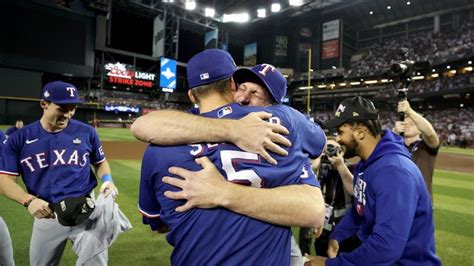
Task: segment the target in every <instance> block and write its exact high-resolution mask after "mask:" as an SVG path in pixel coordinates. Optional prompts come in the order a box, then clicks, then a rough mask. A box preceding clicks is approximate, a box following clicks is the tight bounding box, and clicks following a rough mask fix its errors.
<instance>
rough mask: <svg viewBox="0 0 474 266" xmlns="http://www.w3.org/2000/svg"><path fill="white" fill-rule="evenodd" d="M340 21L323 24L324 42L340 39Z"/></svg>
mask: <svg viewBox="0 0 474 266" xmlns="http://www.w3.org/2000/svg"><path fill="white" fill-rule="evenodd" d="M339 21H340V20H339V19H336V20H332V21H328V22H324V23H323V41H327V40H332V39H338V38H339Z"/></svg>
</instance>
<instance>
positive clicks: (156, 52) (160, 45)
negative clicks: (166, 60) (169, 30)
mask: <svg viewBox="0 0 474 266" xmlns="http://www.w3.org/2000/svg"><path fill="white" fill-rule="evenodd" d="M164 54H165V22H164V21H163V20H162V19H160V17H159V16H157V17H156V18H155V20H154V21H153V57H161V56H163V55H164Z"/></svg>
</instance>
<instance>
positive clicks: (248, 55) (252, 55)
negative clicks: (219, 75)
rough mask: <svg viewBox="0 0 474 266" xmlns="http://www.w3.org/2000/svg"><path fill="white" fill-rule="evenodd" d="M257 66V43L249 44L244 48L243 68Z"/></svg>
mask: <svg viewBox="0 0 474 266" xmlns="http://www.w3.org/2000/svg"><path fill="white" fill-rule="evenodd" d="M256 64H257V43H256V42H254V43H250V44H247V45H245V47H244V66H254V65H256Z"/></svg>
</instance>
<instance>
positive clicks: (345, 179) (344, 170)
mask: <svg viewBox="0 0 474 266" xmlns="http://www.w3.org/2000/svg"><path fill="white" fill-rule="evenodd" d="M328 160H329V162H330V163H331V165H332V166H333V167H334V169H336V170H337V172H338V173H339V175H340V176H341V180H342V184H343V185H344V189H345V190H346V192H347V193H349V195H351V196H354V175H353V174H352V173H351V171H350V170H349V168H348V167H347V165H346V163H345V162H344V157H343V155H342V152H339V153H338V154H337V155H336V156H332V157H329V156H328Z"/></svg>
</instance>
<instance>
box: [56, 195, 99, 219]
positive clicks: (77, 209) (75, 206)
mask: <svg viewBox="0 0 474 266" xmlns="http://www.w3.org/2000/svg"><path fill="white" fill-rule="evenodd" d="M50 207H51V208H52V209H53V210H54V212H55V213H56V216H57V218H58V222H59V223H60V224H62V225H64V226H75V225H78V224H82V223H83V222H85V221H86V220H87V218H89V216H90V215H91V214H92V211H93V210H94V208H95V204H94V201H93V200H92V199H91V197H90V196H89V195H86V196H82V197H77V198H67V199H64V200H62V201H60V202H58V203H54V204H51V205H50Z"/></svg>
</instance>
